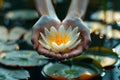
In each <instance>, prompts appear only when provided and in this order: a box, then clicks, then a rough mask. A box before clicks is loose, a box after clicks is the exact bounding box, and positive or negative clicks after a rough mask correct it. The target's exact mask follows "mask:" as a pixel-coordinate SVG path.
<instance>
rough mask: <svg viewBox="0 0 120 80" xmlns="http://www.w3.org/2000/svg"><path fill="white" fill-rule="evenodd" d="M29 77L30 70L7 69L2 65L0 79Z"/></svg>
mask: <svg viewBox="0 0 120 80" xmlns="http://www.w3.org/2000/svg"><path fill="white" fill-rule="evenodd" d="M29 77H30V75H29V72H28V71H26V70H24V69H7V68H3V67H1V66H0V80H19V79H27V78H29Z"/></svg>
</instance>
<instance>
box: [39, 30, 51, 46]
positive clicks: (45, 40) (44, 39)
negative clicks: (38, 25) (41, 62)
mask: <svg viewBox="0 0 120 80" xmlns="http://www.w3.org/2000/svg"><path fill="white" fill-rule="evenodd" d="M40 35H41V37H42V39H43V41H44V42H45V43H46V44H49V42H48V41H47V39H46V38H45V36H44V34H43V33H41V32H40Z"/></svg>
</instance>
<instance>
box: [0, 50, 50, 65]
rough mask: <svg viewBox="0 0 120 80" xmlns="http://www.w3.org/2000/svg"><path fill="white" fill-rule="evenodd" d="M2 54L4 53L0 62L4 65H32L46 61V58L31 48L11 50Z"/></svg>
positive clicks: (42, 63)
mask: <svg viewBox="0 0 120 80" xmlns="http://www.w3.org/2000/svg"><path fill="white" fill-rule="evenodd" d="M2 54H4V55H3V56H1V57H0V63H1V64H4V65H6V66H12V67H34V66H42V65H44V64H46V63H47V62H48V58H46V57H44V56H42V55H39V54H38V53H37V52H36V51H32V50H31V51H30V50H21V51H11V52H7V53H2ZM2 54H1V55H2Z"/></svg>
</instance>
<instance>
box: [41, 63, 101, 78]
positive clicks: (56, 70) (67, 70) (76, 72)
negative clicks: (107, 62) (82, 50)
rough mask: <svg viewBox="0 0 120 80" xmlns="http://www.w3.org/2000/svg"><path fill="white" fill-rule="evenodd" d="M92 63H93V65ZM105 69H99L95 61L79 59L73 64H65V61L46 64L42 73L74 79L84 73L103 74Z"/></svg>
mask: <svg viewBox="0 0 120 80" xmlns="http://www.w3.org/2000/svg"><path fill="white" fill-rule="evenodd" d="M90 64H93V66H91V65H90ZM102 72H103V69H99V68H98V67H96V66H95V65H94V63H86V62H83V61H79V64H78V65H77V64H75V63H73V64H72V65H71V66H69V65H66V64H63V63H49V64H47V65H45V66H44V68H43V70H42V73H43V75H45V76H48V77H50V78H55V76H56V77H59V78H67V79H74V78H79V77H80V76H82V75H83V74H89V75H93V74H101V73H102Z"/></svg>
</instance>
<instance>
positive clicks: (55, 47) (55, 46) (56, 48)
mask: <svg viewBox="0 0 120 80" xmlns="http://www.w3.org/2000/svg"><path fill="white" fill-rule="evenodd" d="M52 48H54V49H55V50H59V46H58V45H57V44H56V43H55V42H52Z"/></svg>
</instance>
